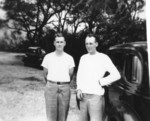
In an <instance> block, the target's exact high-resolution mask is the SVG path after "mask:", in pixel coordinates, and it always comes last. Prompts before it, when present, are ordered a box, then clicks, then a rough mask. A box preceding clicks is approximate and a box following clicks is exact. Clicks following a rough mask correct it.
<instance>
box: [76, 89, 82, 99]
mask: <svg viewBox="0 0 150 121" xmlns="http://www.w3.org/2000/svg"><path fill="white" fill-rule="evenodd" d="M77 98H78V99H79V100H82V99H83V94H82V91H81V90H77Z"/></svg>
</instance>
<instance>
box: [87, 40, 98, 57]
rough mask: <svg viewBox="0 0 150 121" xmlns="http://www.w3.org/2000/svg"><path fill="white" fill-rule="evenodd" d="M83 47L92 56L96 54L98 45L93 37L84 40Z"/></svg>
mask: <svg viewBox="0 0 150 121" xmlns="http://www.w3.org/2000/svg"><path fill="white" fill-rule="evenodd" d="M85 46H86V49H87V51H88V53H90V54H94V53H95V52H96V47H97V46H98V43H97V42H96V40H95V37H87V38H86V39H85Z"/></svg>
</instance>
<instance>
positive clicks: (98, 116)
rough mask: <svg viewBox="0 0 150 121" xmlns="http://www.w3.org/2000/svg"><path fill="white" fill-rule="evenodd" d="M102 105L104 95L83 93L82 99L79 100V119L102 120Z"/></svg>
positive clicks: (86, 120) (84, 120)
mask: <svg viewBox="0 0 150 121" xmlns="http://www.w3.org/2000/svg"><path fill="white" fill-rule="evenodd" d="M104 107H105V101H104V96H99V95H94V94H83V100H81V101H80V121H103V119H104Z"/></svg>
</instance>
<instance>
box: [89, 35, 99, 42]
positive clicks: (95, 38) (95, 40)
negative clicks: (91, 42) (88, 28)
mask: <svg viewBox="0 0 150 121" xmlns="http://www.w3.org/2000/svg"><path fill="white" fill-rule="evenodd" d="M87 37H89V38H90V37H94V38H95V42H98V41H97V37H96V35H94V34H88V35H87V36H86V38H87Z"/></svg>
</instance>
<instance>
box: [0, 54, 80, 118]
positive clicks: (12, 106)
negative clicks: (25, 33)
mask: <svg viewBox="0 0 150 121" xmlns="http://www.w3.org/2000/svg"><path fill="white" fill-rule="evenodd" d="M22 56H23V54H18V53H6V52H0V121H46V113H45V100H44V91H43V90H44V87H45V82H44V80H43V76H42V70H38V69H35V68H31V67H25V66H24V65H23V62H22V61H21V58H22ZM78 113H79V112H78V110H77V104H76V101H75V92H74V89H72V95H71V102H70V110H69V115H68V118H67V121H78V118H79V116H78Z"/></svg>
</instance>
